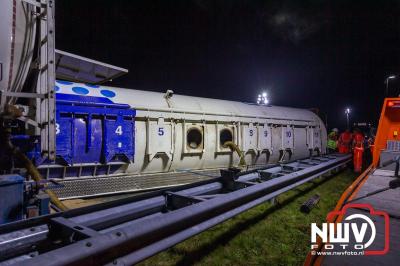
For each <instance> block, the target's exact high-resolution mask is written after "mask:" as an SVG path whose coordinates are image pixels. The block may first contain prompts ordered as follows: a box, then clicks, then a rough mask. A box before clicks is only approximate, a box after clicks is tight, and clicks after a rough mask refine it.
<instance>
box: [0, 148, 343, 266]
mask: <svg viewBox="0 0 400 266" xmlns="http://www.w3.org/2000/svg"><path fill="white" fill-rule="evenodd" d="M350 160H351V155H337V154H335V155H329V156H320V157H314V158H312V159H305V160H299V161H296V162H292V163H288V164H281V165H273V166H270V167H267V168H262V169H256V170H253V171H249V172H246V173H239V172H238V171H237V170H236V169H228V170H222V171H221V177H219V178H216V179H211V180H207V181H203V182H200V183H196V184H191V185H187V186H183V187H178V188H173V189H169V190H162V191H157V192H151V193H147V194H145V195H140V196H136V197H131V198H126V199H123V200H119V201H116V202H110V203H104V204H99V205H94V206H91V207H87V208H82V209H77V210H71V211H67V212H64V213H59V214H54V215H50V216H45V217H40V218H36V219H31V220H26V221H21V222H17V223H13V224H8V225H4V226H1V227H0V265H1V264H2V263H7V264H10V263H14V262H15V263H17V262H18V264H19V265H41V266H42V265H99V264H110V265H131V264H134V263H137V262H140V261H142V260H144V259H146V258H148V257H150V256H152V255H154V254H156V253H158V252H160V251H162V250H165V249H166V248H168V247H171V246H173V245H175V244H177V243H179V242H181V241H183V240H185V239H187V238H189V237H191V236H194V235H196V234H199V233H201V232H203V231H205V230H207V229H208V228H210V227H212V226H214V225H216V224H219V223H221V222H223V221H225V220H227V219H229V218H231V217H233V216H235V215H237V214H239V213H242V212H244V211H246V210H248V209H250V208H252V207H254V206H257V205H259V204H261V203H264V202H266V201H268V200H271V199H273V198H274V197H276V196H278V195H280V194H282V193H284V192H286V191H288V190H290V189H293V188H295V187H297V186H299V185H301V184H304V183H306V182H309V181H311V180H313V179H315V178H318V177H321V176H325V175H328V174H330V173H332V171H336V170H338V169H340V168H343V167H345V165H346V164H347V163H348V162H349V161H350Z"/></svg>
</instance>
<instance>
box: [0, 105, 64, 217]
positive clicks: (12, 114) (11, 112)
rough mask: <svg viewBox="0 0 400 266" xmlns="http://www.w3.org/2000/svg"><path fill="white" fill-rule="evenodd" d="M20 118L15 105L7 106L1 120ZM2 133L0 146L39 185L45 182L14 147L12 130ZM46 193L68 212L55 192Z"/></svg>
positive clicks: (2, 129) (57, 205)
mask: <svg viewBox="0 0 400 266" xmlns="http://www.w3.org/2000/svg"><path fill="white" fill-rule="evenodd" d="M20 116H22V113H21V111H20V110H19V109H18V108H17V107H15V106H13V105H6V106H5V108H4V112H2V113H0V121H1V118H9V119H16V118H18V117H20ZM0 131H1V132H0V135H1V137H2V138H3V139H2V141H4V143H1V144H0V145H3V144H4V146H5V148H6V149H8V150H9V152H10V153H11V154H12V155H13V156H15V158H16V159H18V160H19V161H20V162H21V163H22V165H23V166H24V167H25V168H26V171H27V172H28V174H29V175H30V176H31V177H32V179H33V180H35V181H36V182H38V183H39V182H40V181H41V180H43V177H42V175H41V174H40V173H39V171H38V170H37V169H36V167H35V165H34V164H33V163H32V161H31V160H30V159H29V158H28V157H26V155H25V154H24V153H22V152H21V151H20V150H19V149H17V148H15V147H14V146H13V145H12V143H11V140H10V138H11V129H10V128H3V127H0ZM44 191H45V192H46V193H47V194H48V195H49V197H50V201H51V203H53V204H54V205H55V206H56V207H57V208H59V209H60V210H62V211H66V210H68V208H67V207H66V206H65V205H64V204H63V203H62V202H61V201H60V199H59V198H58V197H57V195H56V194H55V193H54V192H53V191H51V190H50V189H45V190H44Z"/></svg>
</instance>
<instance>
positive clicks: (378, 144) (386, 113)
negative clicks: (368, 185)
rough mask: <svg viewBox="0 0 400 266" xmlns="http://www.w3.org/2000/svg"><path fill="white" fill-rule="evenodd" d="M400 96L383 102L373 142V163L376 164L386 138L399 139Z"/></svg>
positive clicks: (384, 146)
mask: <svg viewBox="0 0 400 266" xmlns="http://www.w3.org/2000/svg"><path fill="white" fill-rule="evenodd" d="M399 108H400V98H386V99H385V101H384V102H383V107H382V112H381V116H380V118H379V127H378V131H377V133H376V137H375V142H374V146H375V147H374V154H373V164H374V166H375V167H377V166H378V162H379V156H380V153H381V150H383V149H385V148H386V143H387V141H388V140H400V136H399V134H400V112H399Z"/></svg>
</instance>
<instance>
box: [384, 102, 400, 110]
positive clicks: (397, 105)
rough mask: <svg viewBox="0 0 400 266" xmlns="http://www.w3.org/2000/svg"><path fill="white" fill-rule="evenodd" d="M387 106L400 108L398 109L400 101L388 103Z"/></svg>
mask: <svg viewBox="0 0 400 266" xmlns="http://www.w3.org/2000/svg"><path fill="white" fill-rule="evenodd" d="M387 106H388V107H396V108H398V107H400V101H388V103H387Z"/></svg>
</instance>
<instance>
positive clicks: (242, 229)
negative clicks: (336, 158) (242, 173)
mask: <svg viewBox="0 0 400 266" xmlns="http://www.w3.org/2000/svg"><path fill="white" fill-rule="evenodd" d="M354 178H355V175H354V174H353V173H352V172H351V171H350V170H345V171H343V172H341V173H339V174H336V175H334V176H332V177H330V178H326V179H321V180H314V181H313V182H310V183H306V184H304V185H302V186H300V187H298V188H297V189H294V190H292V191H289V192H287V193H284V194H282V195H280V196H279V197H278V199H277V202H276V204H275V205H271V204H270V203H265V204H262V205H259V206H258V207H255V208H253V209H251V210H249V211H246V212H244V213H242V214H240V215H238V216H236V217H235V218H233V219H230V220H228V221H226V222H224V223H222V224H220V225H217V226H215V227H213V228H211V229H209V230H207V231H205V232H203V233H201V234H199V235H197V236H195V237H192V238H191V239H188V240H186V241H184V242H182V243H180V244H178V245H176V246H175V247H172V248H170V249H168V250H167V251H165V252H162V253H160V254H158V255H156V256H153V257H152V258H150V259H148V260H146V261H144V262H142V263H141V264H140V265H142V266H145V265H152V266H153V265H302V264H303V262H304V259H305V256H306V255H307V252H308V251H309V246H310V225H311V223H313V222H316V223H321V222H323V221H325V218H326V214H327V213H328V212H329V211H330V210H332V209H333V208H334V207H335V205H336V202H337V200H338V199H339V198H340V195H341V194H342V193H343V191H344V190H345V189H346V188H347V187H348V186H349V185H350V184H351V183H352V181H353V180H354ZM317 193H318V194H319V195H320V196H321V200H320V202H319V204H318V206H317V207H315V208H314V209H313V210H312V211H311V213H309V214H304V213H301V212H300V211H299V208H300V205H301V204H302V203H303V202H304V201H306V200H307V199H308V198H310V197H311V196H313V195H315V194H317Z"/></svg>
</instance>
